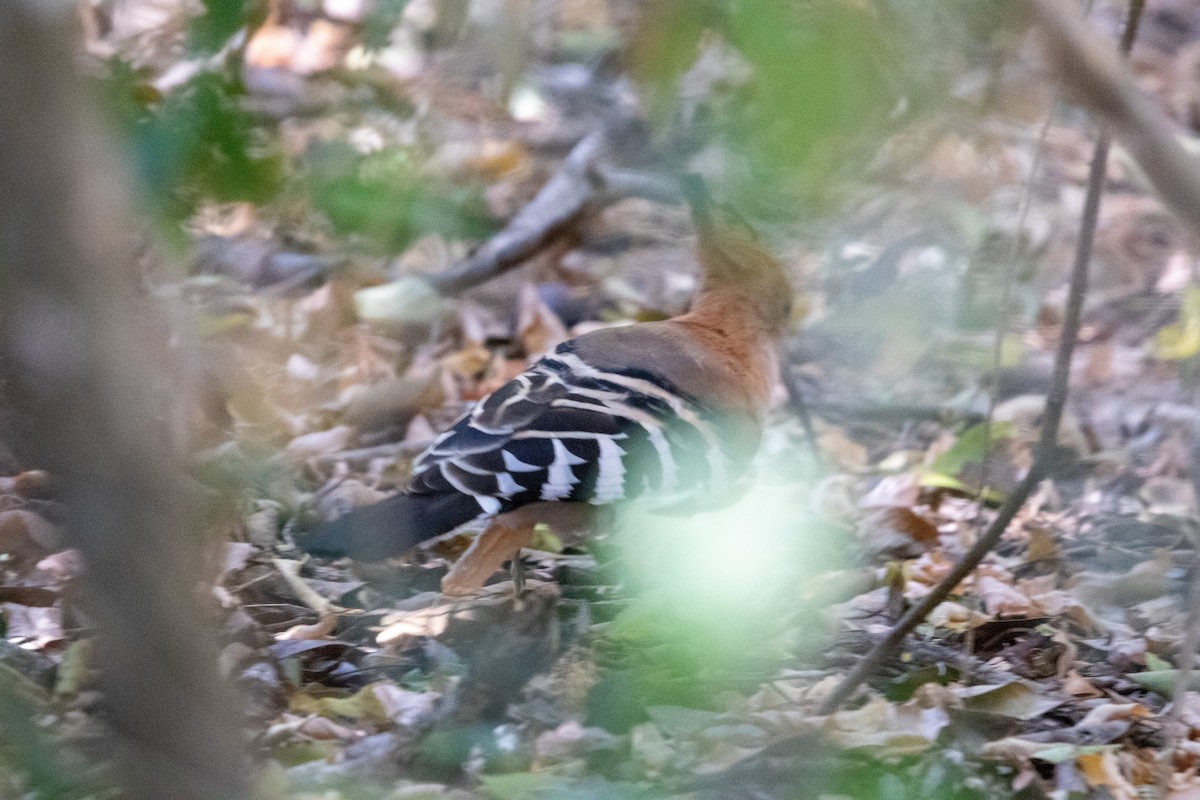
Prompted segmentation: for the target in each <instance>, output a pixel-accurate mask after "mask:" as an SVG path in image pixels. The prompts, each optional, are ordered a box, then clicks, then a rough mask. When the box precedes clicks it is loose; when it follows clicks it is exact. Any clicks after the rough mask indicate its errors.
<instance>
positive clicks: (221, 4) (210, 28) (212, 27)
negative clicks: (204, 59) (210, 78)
mask: <svg viewBox="0 0 1200 800" xmlns="http://www.w3.org/2000/svg"><path fill="white" fill-rule="evenodd" d="M203 3H204V13H203V14H200V15H198V16H197V17H196V18H195V19H194V20H193V22H192V24H191V26H190V30H189V31H188V40H189V42H188V43H189V45H190V49H192V50H193V51H196V52H206V53H212V52H216V51H217V50H219V49H220V48H221V47H223V46H224V45H225V43H226V42H227V41H229V39H230V37H232V36H233V35H234V34H235V33H237V32H238V31H239V30H241V29H242V27H243V26H244V25H246V24H247V23H251V24H252V23H254V22H256V21H260V20H261V19H262V17H264V16H265V15H266V3H264V2H259V0H203Z"/></svg>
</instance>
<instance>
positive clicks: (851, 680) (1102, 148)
mask: <svg viewBox="0 0 1200 800" xmlns="http://www.w3.org/2000/svg"><path fill="white" fill-rule="evenodd" d="M1035 2H1036V0H1035ZM1141 12H1142V0H1132V2H1131V3H1130V6H1129V15H1128V17H1127V19H1126V23H1125V32H1124V34H1123V35H1122V37H1121V50H1122V52H1124V53H1128V52H1129V48H1130V47H1131V46H1132V44H1133V37H1134V35H1135V34H1136V33H1137V26H1138V22H1139V20H1140V19H1141ZM1111 146H1112V137H1111V135H1110V134H1109V133H1108V131H1107V130H1105V131H1102V132H1101V134H1100V137H1099V139H1098V140H1097V141H1096V147H1095V149H1094V150H1093V152H1092V161H1091V166H1090V168H1089V170H1088V182H1087V196H1086V199H1085V200H1084V204H1083V215H1082V219H1081V220H1080V230H1079V240H1078V242H1076V247H1075V260H1074V263H1073V265H1072V268H1071V283H1070V288H1069V291H1068V295H1067V306H1066V309H1065V310H1064V312H1063V323H1062V331H1061V333H1060V336H1059V342H1058V351H1057V353H1056V354H1055V359H1054V377H1053V379H1052V381H1051V384H1050V391H1049V392H1048V393H1047V395H1046V413H1045V417H1044V419H1043V422H1042V436H1041V439H1040V440H1039V441H1038V445H1037V451H1036V455H1035V457H1034V461H1033V465H1032V466H1031V467H1030V468H1029V473H1028V474H1027V475H1026V476H1025V478H1024V480H1022V481H1021V482H1020V483H1019V484H1018V485H1017V486H1016V488H1015V489H1013V491H1012V493H1011V494H1010V495H1009V496H1008V499H1006V500H1005V501H1004V505H1002V506H1001V507H1000V510H999V511H998V512H996V518H995V519H994V520H992V524H991V525H990V526H988V529H987V531H986V532H985V533H984V534H983V536H981V537H980V538H979V540H978V541H976V542H975V545H974V546H973V547H971V549H970V550H968V551H967V553H966V554H965V555H964V556H963V557H962V559H961V560H960V561H959V562H958V563H957V564H955V565H954V568H953V569H951V570H950V572H949V573H948V574H947V575H946V577H944V578H943V579H942V580H941V581H940V582H939V583H938V584H937V586H935V587H933V589H932V590H930V592H929V594H927V595H925V597H924V598H922V600H921V602H919V603H917V605H915V606H913V607H912V608H911V609H909V611H908V613H907V614H905V615H904V617H903V618H901V620H900V621H899V622H898V623H896V627H894V628H892V630H891V631H889V632H888V634H887V636H885V637H884V638H883V640H882V641H881V642H880V643H879V644H878V645H876V646H875V647H874V648H873V649H872V650H871V652H869V653H867V655H866V656H865V657H864V658H863V660H862V661H860V662H859V664H858V666H857V667H855V668H854V669H853V670H851V671H850V673H849V674H848V675H847V676H846V677H845V678H844V679H843V680H842V682H841V683H840V684H838V685H837V686H836V687H834V690H833V692H831V693H830V695H829V697H828V698H826V700H825V702H824V703H822V705H821V713H823V714H830V713H832V712H834V711H836V710H837V708H838V706H840V705H841V704H842V703H843V702H844V701H845V700H846V699H847V698H849V697H850V695H851V694H852V693H853V692H854V691H855V690H856V689H857V688H858V687H859V686H860V685H861V684H862V682H863V681H865V680H866V679H867V678H868V677H870V676H871V674H872V673H874V672H875V670H876V669H878V668H879V666H880V665H881V664H882V663H883V662H884V660H885V659H886V658H887V657H888V656H890V655H891V653H892V652H893V651H894V650H895V649H896V648H897V647H898V646H899V645H900V644H901V643H902V642H903V641H904V639H905V638H906V637H907V636H908V634H909V633H911V632H912V631H913V630H914V629H915V628H916V627H917V626H918V625H920V624H921V622H923V621H924V620H925V618H926V617H927V616H928V615H929V612H931V611H933V609H935V608H936V607H937V606H938V605H940V604H941V603H942V601H944V600H945V599H946V598H947V597H949V596H950V593H951V592H953V591H954V588H955V587H956V586H958V584H960V583H961V582H962V581H963V580H965V579H966V578H967V576H969V575H970V574H971V573H972V572H973V571H974V570H975V568H976V567H977V566H979V564H980V562H981V561H983V559H984V558H985V557H986V556H987V555H988V554H989V553H990V552H991V551H992V550H993V548H995V546H996V544H997V543H999V541H1000V538H1001V537H1002V536H1003V535H1004V532H1005V530H1007V529H1008V525H1009V523H1010V522H1012V520H1013V518H1015V517H1016V515H1017V512H1018V511H1020V510H1021V507H1022V506H1023V505H1024V504H1025V501H1026V500H1027V499H1028V498H1029V495H1030V494H1031V493H1032V492H1033V490H1034V488H1036V487H1037V485H1038V483H1040V482H1041V480H1042V478H1043V477H1044V476H1045V475H1046V474H1048V473H1049V471H1050V466H1051V464H1052V463H1053V462H1054V460H1055V450H1056V449H1057V448H1056V445H1057V442H1058V429H1059V425H1060V424H1061V422H1062V415H1063V410H1064V409H1065V408H1066V404H1067V396H1068V383H1069V378H1070V372H1071V356H1072V355H1073V354H1074V352H1075V342H1076V340H1077V339H1078V338H1079V322H1080V318H1081V316H1082V311H1083V301H1084V298H1085V296H1086V295H1087V284H1088V265H1089V263H1090V262H1091V256H1092V244H1093V241H1094V240H1095V237H1096V222H1097V220H1098V219H1099V216H1100V198H1101V196H1102V195H1103V193H1104V183H1105V177H1106V174H1107V168H1108V153H1109V150H1110V149H1111Z"/></svg>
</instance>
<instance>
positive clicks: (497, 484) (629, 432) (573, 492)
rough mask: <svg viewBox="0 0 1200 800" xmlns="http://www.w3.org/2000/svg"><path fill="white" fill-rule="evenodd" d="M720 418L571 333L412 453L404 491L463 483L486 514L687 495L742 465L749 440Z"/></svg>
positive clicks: (721, 481)
mask: <svg viewBox="0 0 1200 800" xmlns="http://www.w3.org/2000/svg"><path fill="white" fill-rule="evenodd" d="M724 427H725V426H723V425H722V420H721V419H720V418H719V416H718V415H716V414H714V413H712V412H710V411H708V410H706V409H705V408H704V407H703V406H701V405H700V404H699V403H697V402H696V401H695V400H694V399H692V398H689V397H687V396H685V395H683V394H682V393H680V392H679V391H678V390H676V388H675V387H673V386H672V385H671V384H670V383H669V382H668V381H666V380H665V379H664V378H662V377H661V376H656V375H653V374H649V373H647V372H645V371H640V370H632V369H631V370H614V369H604V370H600V369H597V368H595V367H593V366H591V365H589V364H588V363H587V362H585V361H584V360H583V359H581V358H580V357H579V356H578V355H577V354H576V352H575V351H574V347H573V346H572V343H570V342H568V343H566V344H564V345H561V346H560V347H559V348H558V349H557V350H555V351H554V353H552V354H551V355H548V356H546V357H545V358H543V359H542V360H541V361H539V362H538V363H537V364H535V365H534V366H533V367H531V368H530V369H529V370H528V371H526V372H524V373H522V374H521V375H519V376H517V377H516V378H515V379H513V380H512V381H510V382H509V383H507V384H505V385H504V386H502V387H501V388H500V389H498V390H497V391H495V392H494V393H492V394H491V395H489V396H488V397H487V398H485V399H484V400H483V402H481V403H480V404H479V405H478V406H477V407H476V408H475V409H474V410H472V411H471V412H469V413H468V414H466V415H464V416H463V417H462V418H460V419H459V420H458V421H457V422H456V423H455V424H454V426H453V427H451V428H450V429H449V430H447V431H446V432H445V433H443V434H442V435H441V436H439V437H438V438H437V439H436V440H435V441H434V443H433V444H432V445H431V446H430V447H429V449H428V450H426V451H425V453H423V454H422V455H421V456H420V457H419V458H418V459H417V461H416V463H415V464H414V477H413V481H412V486H411V491H414V492H434V493H441V492H449V491H456V492H461V493H464V494H468V495H471V496H473V497H474V498H475V500H476V501H477V502H478V504H479V507H480V509H481V513H483V514H495V513H498V512H501V511H508V510H511V509H513V508H516V507H517V506H521V505H525V504H527V503H533V502H537V501H544V500H571V501H582V502H589V503H596V504H602V503H611V502H616V501H620V500H628V499H632V498H634V497H638V496H640V495H642V494H645V493H648V492H650V493H654V494H658V495H664V496H669V497H678V496H686V495H688V494H690V493H692V492H695V491H703V490H707V489H710V488H722V487H724V485H725V484H726V483H727V481H728V480H729V479H730V478H732V477H735V476H736V474H738V473H740V472H741V471H742V470H744V468H745V462H746V461H747V460H748V455H747V453H746V452H745V451H746V448H745V447H744V446H743V447H739V446H738V443H736V442H733V441H728V438H729V437H728V432H727V431H725V430H724Z"/></svg>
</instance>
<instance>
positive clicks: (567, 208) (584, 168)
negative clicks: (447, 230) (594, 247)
mask: <svg viewBox="0 0 1200 800" xmlns="http://www.w3.org/2000/svg"><path fill="white" fill-rule="evenodd" d="M604 144H605V135H604V132H603V131H595V132H593V133H590V134H588V135H587V136H585V137H584V138H583V139H582V140H581V141H580V142H579V144H577V145H575V147H574V148H573V149H572V150H571V152H570V154H569V155H568V156H567V158H566V160H565V161H564V162H563V164H562V166H561V167H559V169H558V172H556V173H555V174H554V177H552V178H551V179H550V180H549V181H548V182H547V183H546V185H545V186H543V187H542V189H541V191H540V192H538V193H537V196H536V197H534V198H533V200H531V201H530V203H529V205H527V206H525V207H524V208H522V209H521V211H520V213H518V214H517V215H516V216H515V217H513V218H512V220H511V221H510V222H509V223H508V224H507V225H505V226H504V230H502V231H500V232H499V233H498V234H496V235H495V236H493V237H492V238H491V239H489V240H488V241H487V242H486V243H485V244H484V245H483V246H482V247H480V248H479V249H478V250H476V251H475V253H473V254H472V255H471V256H470V257H469V258H467V259H466V260H465V261H462V262H460V263H459V264H456V265H455V266H454V267H452V268H450V269H449V270H447V271H446V272H441V273H438V274H437V275H432V276H430V278H429V282H430V283H431V284H432V285H433V288H435V289H437V291H438V292H439V293H440V294H442V295H446V296H454V295H457V294H461V293H463V292H465V291H467V290H468V289H471V288H473V287H475V286H478V285H479V284H481V283H485V282H487V281H489V280H491V279H492V278H494V277H496V276H497V275H500V274H502V273H504V272H507V271H508V270H510V269H512V268H513V267H515V266H518V265H519V264H521V263H523V262H524V261H525V260H526V259H528V258H529V257H530V256H533V255H535V254H536V253H538V252H539V251H540V250H542V249H543V248H545V247H546V246H548V245H550V244H552V243H553V242H555V241H557V240H558V239H559V238H560V237H562V236H563V235H564V234H566V233H567V232H569V231H571V230H572V229H574V228H575V226H576V225H577V224H578V223H579V221H580V220H581V219H582V218H583V217H584V215H585V214H587V213H588V211H590V210H591V208H592V206H593V205H594V204H595V202H596V199H597V197H598V196H599V192H598V191H597V188H596V182H595V181H594V180H593V178H592V167H593V164H594V163H595V161H596V158H597V157H598V156H599V154H600V152H601V151H602V150H603V148H604Z"/></svg>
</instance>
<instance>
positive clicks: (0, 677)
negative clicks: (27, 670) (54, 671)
mask: <svg viewBox="0 0 1200 800" xmlns="http://www.w3.org/2000/svg"><path fill="white" fill-rule="evenodd" d="M47 710H48V704H47V699H46V697H45V693H44V692H43V691H42V690H41V688H40V687H38V686H36V685H35V684H33V683H31V682H30V681H29V680H28V679H26V678H25V677H23V676H22V675H20V674H19V673H17V672H15V671H13V670H11V669H10V668H8V667H7V666H4V665H0V767H6V768H5V769H2V770H0V796H6V795H5V791H6V790H7V789H8V788H10V787H9V785H6V783H7V781H8V780H9V779H15V781H16V782H17V785H19V786H21V788H22V790H23V792H24V793H23V794H21V795H20V796H21V797H23V798H28V799H29V800H74V799H75V798H85V797H91V798H99V797H107V796H111V794H110V793H109V792H104V791H101V790H100V788H99V786H97V785H89V783H91V782H90V781H88V780H86V779H85V778H83V777H82V776H79V775H78V770H70V769H67V767H66V764H65V763H64V758H63V753H62V752H61V751H60V749H59V747H58V745H57V744H56V743H55V742H54V741H53V739H52V738H51V737H50V735H49V734H48V733H46V732H45V731H43V730H42V729H41V728H39V727H38V724H37V722H36V720H37V719H39V718H40V717H41V716H42V714H44V713H45V712H46V711H47Z"/></svg>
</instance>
